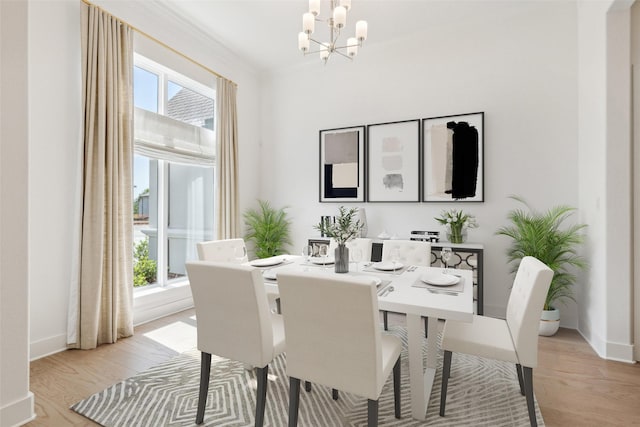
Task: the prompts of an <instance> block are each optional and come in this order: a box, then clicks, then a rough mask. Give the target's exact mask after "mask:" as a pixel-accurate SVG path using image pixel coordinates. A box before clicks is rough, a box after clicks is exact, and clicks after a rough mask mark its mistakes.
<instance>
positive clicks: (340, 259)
mask: <svg viewBox="0 0 640 427" xmlns="http://www.w3.org/2000/svg"><path fill="white" fill-rule="evenodd" d="M357 213H358V208H351V209H347V208H345V207H344V206H340V209H339V214H338V216H337V217H336V219H335V221H334V222H324V221H321V222H320V223H319V224H318V225H316V226H314V228H315V229H316V230H318V231H320V233H321V234H322V235H324V236H327V237H330V238H332V239H334V240H335V241H336V243H337V244H338V246H337V247H336V251H335V261H334V263H335V264H334V267H335V271H336V273H347V272H348V271H349V248H347V246H346V243H347V242H348V241H349V240H351V239H354V238H356V237H358V236H359V235H360V231H361V230H362V227H363V224H362V223H361V222H360V220H359V219H357Z"/></svg>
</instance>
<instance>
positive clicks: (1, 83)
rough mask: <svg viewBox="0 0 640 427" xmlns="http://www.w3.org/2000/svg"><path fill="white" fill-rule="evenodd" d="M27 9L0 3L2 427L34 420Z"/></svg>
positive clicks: (21, 4)
mask: <svg viewBox="0 0 640 427" xmlns="http://www.w3.org/2000/svg"><path fill="white" fill-rule="evenodd" d="M27 7H28V5H27V3H23V2H0V378H1V379H2V381H0V425H2V426H7V427H9V426H15V425H20V424H22V423H25V422H27V421H29V420H30V419H32V418H33V417H34V416H35V415H34V410H33V404H34V403H33V394H32V393H31V392H30V391H29V313H28V308H29V287H28V284H29V259H28V252H27V251H28V247H27V240H28V234H29V224H28V211H27V206H28V190H29V179H28V178H29V177H28V174H27V170H28V135H29V129H28V114H27V108H28V106H27V92H28V90H29V87H28V82H27V66H28V65H27V62H28V61H27V53H28V33H27V22H28V18H27V14H28V9H27Z"/></svg>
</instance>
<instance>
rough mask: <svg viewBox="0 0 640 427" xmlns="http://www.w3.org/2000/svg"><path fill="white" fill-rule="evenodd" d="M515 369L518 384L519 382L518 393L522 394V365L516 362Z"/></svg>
mask: <svg viewBox="0 0 640 427" xmlns="http://www.w3.org/2000/svg"><path fill="white" fill-rule="evenodd" d="M516 371H518V384H520V394H521V395H523V396H524V384H523V381H522V365H521V364H519V363H516Z"/></svg>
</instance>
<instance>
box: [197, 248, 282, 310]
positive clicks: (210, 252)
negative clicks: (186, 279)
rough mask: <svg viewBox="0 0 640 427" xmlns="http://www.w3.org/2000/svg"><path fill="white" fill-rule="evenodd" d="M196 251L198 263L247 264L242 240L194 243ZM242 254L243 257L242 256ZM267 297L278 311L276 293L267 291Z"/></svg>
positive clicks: (277, 295)
mask: <svg viewBox="0 0 640 427" xmlns="http://www.w3.org/2000/svg"><path fill="white" fill-rule="evenodd" d="M196 248H197V249H198V259H199V260H200V261H214V262H231V263H237V264H240V263H243V262H247V260H248V257H247V247H246V245H245V243H244V239H224V240H209V241H207V242H198V243H196ZM243 254H244V256H242V255H243ZM267 297H268V299H269V304H273V303H275V305H276V309H277V311H280V309H279V308H278V307H279V301H278V297H279V294H278V291H277V290H268V291H267Z"/></svg>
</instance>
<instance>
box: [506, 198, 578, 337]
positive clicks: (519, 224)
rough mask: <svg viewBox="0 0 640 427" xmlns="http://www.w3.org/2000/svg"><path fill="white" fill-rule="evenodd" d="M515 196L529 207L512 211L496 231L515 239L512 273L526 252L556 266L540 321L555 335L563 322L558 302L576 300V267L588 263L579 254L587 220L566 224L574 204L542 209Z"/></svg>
mask: <svg viewBox="0 0 640 427" xmlns="http://www.w3.org/2000/svg"><path fill="white" fill-rule="evenodd" d="M511 198H512V199H514V200H516V201H518V202H520V203H522V204H523V205H524V206H525V208H526V210H524V209H514V210H512V211H510V212H509V214H508V216H507V217H508V218H509V220H510V221H511V224H510V225H508V226H504V227H501V228H500V229H498V231H497V232H496V234H498V235H502V236H507V237H510V238H511V239H512V242H511V245H510V246H509V248H508V249H507V257H508V260H509V263H511V272H512V273H515V272H516V271H517V270H518V266H519V265H520V260H521V259H522V258H523V257H525V256H533V257H536V258H538V259H539V260H540V261H542V262H543V263H545V264H546V265H547V266H548V267H549V268H551V269H552V270H553V272H554V275H553V279H552V281H551V285H550V286H549V291H548V292H547V298H546V300H545V303H544V309H543V313H542V319H541V322H540V335H546V336H549V335H553V334H555V333H556V332H557V331H558V327H559V326H560V310H558V307H557V306H556V305H555V304H556V303H558V302H563V303H566V300H574V296H573V285H574V284H575V282H576V275H575V273H574V271H575V269H583V268H585V267H586V262H585V261H584V259H583V258H582V257H581V256H580V255H579V254H578V247H579V245H580V244H581V243H582V242H583V241H584V235H583V234H582V233H581V230H582V229H583V228H585V227H586V224H573V225H570V226H567V227H563V223H564V221H565V220H567V219H568V218H569V217H570V216H571V215H572V214H573V213H574V211H575V210H576V209H575V208H572V207H570V206H566V205H560V206H554V207H552V208H550V209H549V210H547V211H546V212H538V211H536V210H534V209H532V208H531V207H530V206H529V205H528V204H527V202H526V201H524V199H522V198H520V197H518V196H511Z"/></svg>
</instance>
